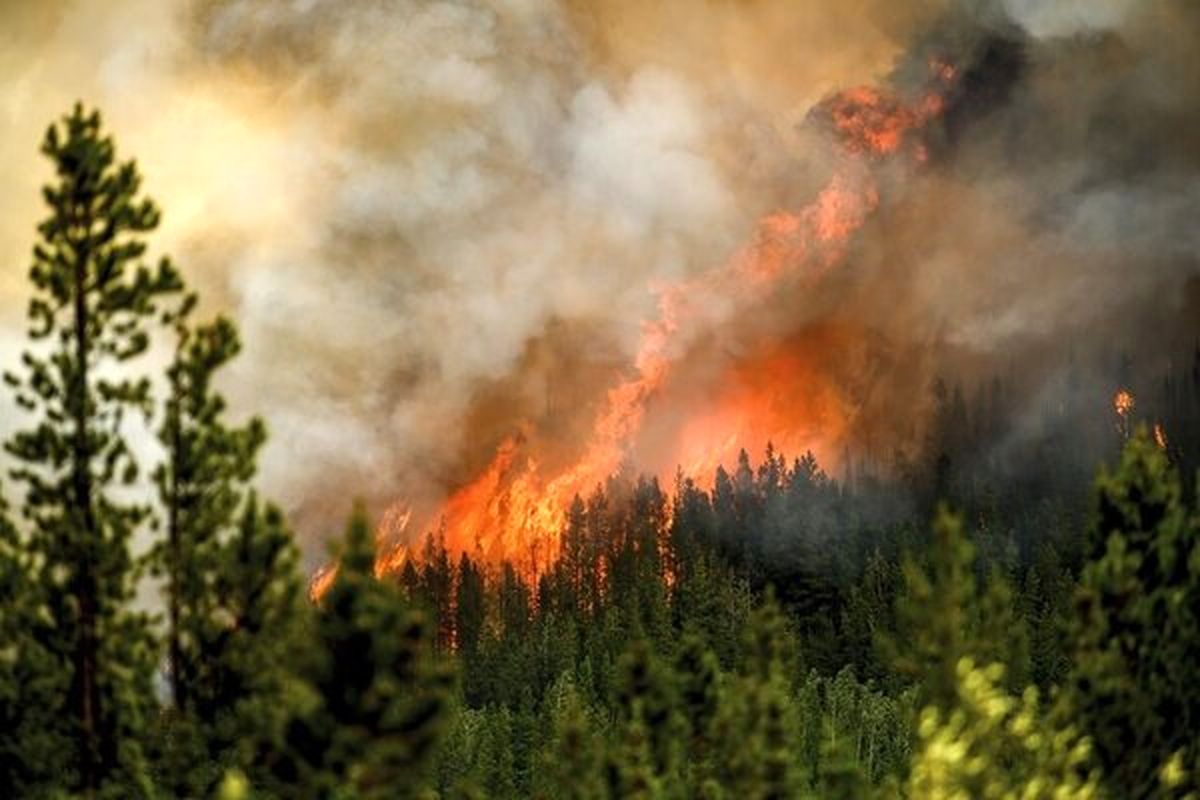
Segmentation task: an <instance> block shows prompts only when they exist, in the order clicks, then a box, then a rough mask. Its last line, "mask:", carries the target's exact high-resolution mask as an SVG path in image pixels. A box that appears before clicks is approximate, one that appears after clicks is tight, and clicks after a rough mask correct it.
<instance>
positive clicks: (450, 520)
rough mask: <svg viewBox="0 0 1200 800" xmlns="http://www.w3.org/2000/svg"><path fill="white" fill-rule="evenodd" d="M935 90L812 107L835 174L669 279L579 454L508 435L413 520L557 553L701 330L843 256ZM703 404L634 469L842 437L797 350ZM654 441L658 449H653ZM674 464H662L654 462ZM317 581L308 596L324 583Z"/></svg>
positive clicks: (497, 554) (509, 553) (535, 568)
mask: <svg viewBox="0 0 1200 800" xmlns="http://www.w3.org/2000/svg"><path fill="white" fill-rule="evenodd" d="M931 70H932V74H933V79H934V84H935V89H936V91H932V92H930V93H928V94H927V95H926V96H924V97H922V98H919V99H918V100H917V101H916V102H914V103H911V104H906V103H904V102H903V101H902V100H900V99H899V98H897V97H894V96H891V95H888V94H886V93H884V92H882V91H880V90H877V89H869V88H856V89H851V90H848V91H846V92H843V93H841V94H839V95H837V96H835V97H833V98H831V99H830V100H829V101H827V102H826V103H824V104H822V105H821V106H820V107H819V108H818V109H817V113H821V114H825V115H827V117H828V119H829V120H830V121H831V122H832V125H833V129H834V131H835V132H836V134H837V136H838V145H839V156H838V159H837V162H836V164H835V170H834V172H833V175H832V177H831V178H830V179H829V181H828V183H827V184H826V185H825V187H824V188H823V189H821V190H820V191H819V192H818V193H817V194H816V196H815V198H814V199H813V201H812V202H811V203H809V204H808V205H807V206H805V207H803V208H800V209H798V210H794V211H786V210H784V211H778V212H775V213H773V214H770V215H768V216H766V217H764V218H763V219H762V220H761V221H760V222H759V223H758V226H757V230H756V232H755V236H754V237H753V239H752V240H751V242H750V243H749V244H748V245H747V246H745V247H744V248H743V249H742V250H741V251H739V252H738V253H736V254H735V255H734V256H733V258H731V259H730V260H729V261H728V262H727V263H725V264H723V265H721V266H718V267H716V268H714V269H711V270H709V271H708V272H705V273H701V274H700V275H698V276H696V277H693V278H689V279H686V280H683V281H681V282H679V283H676V284H672V285H668V286H665V287H658V288H657V294H658V310H659V314H658V317H657V319H654V320H649V321H647V322H646V323H644V325H643V328H642V335H641V341H640V344H639V347H638V350H637V352H636V355H635V357H634V359H633V361H632V365H631V366H632V369H631V371H630V374H629V376H628V377H627V378H625V379H624V380H622V381H620V382H618V383H617V384H616V385H614V386H613V387H612V388H610V389H609V390H608V392H607V394H606V396H605V398H604V401H603V403H602V404H601V410H600V412H599V413H598V414H597V416H596V418H595V420H594V422H593V424H592V429H591V434H590V436H588V437H587V439H586V444H585V446H584V447H583V448H582V450H581V453H580V455H579V456H578V457H577V458H576V459H575V460H574V461H573V462H571V463H569V464H568V465H567V466H566V467H565V468H561V469H557V470H554V471H553V473H552V474H544V473H543V469H542V466H541V461H540V460H539V458H538V457H537V454H536V453H534V452H530V451H531V450H532V449H534V448H533V446H532V445H531V444H530V443H531V442H532V441H534V440H535V437H533V436H531V435H527V434H528V433H529V431H526V432H523V433H520V434H517V435H515V436H512V437H510V438H509V439H507V440H505V441H504V442H503V443H502V444H501V446H500V447H499V448H498V450H497V452H496V454H495V455H494V456H493V458H492V460H491V462H490V463H489V464H488V466H487V468H486V469H484V470H483V471H482V472H481V473H480V474H479V475H478V476H477V477H476V478H474V479H473V480H471V481H470V482H468V483H467V484H465V485H464V486H462V487H461V488H460V489H458V490H457V491H456V492H454V493H453V494H452V495H451V496H450V497H449V498H448V499H447V500H446V501H445V502H444V503H443V504H442V506H441V507H440V508H438V509H436V511H435V512H434V513H433V514H431V515H429V516H427V517H425V518H424V519H420V520H419V522H420V525H418V526H416V527H415V528H413V530H414V531H415V532H416V533H417V534H418V535H420V534H424V533H426V532H428V531H430V530H431V529H434V528H436V529H437V530H438V532H439V535H440V536H442V537H444V541H445V546H446V548H447V549H448V550H449V551H450V552H451V553H462V552H467V553H471V554H472V555H478V556H480V557H482V558H483V559H484V560H486V561H488V562H491V563H498V562H500V561H509V562H512V563H513V564H515V565H516V566H517V567H518V569H520V570H521V571H522V572H525V573H526V574H528V575H536V574H538V573H539V572H541V571H542V570H543V569H545V568H547V567H548V566H549V565H550V564H551V563H552V562H553V561H554V559H556V558H557V556H558V544H559V542H558V536H559V531H560V528H561V525H562V520H563V517H564V513H565V509H566V508H567V507H568V505H569V504H570V502H571V500H572V499H573V498H574V497H576V496H577V495H587V494H588V493H590V492H591V491H592V490H593V489H594V488H595V487H596V486H597V485H599V484H602V483H603V482H604V481H605V480H607V479H608V478H610V477H611V476H613V475H614V474H615V473H617V471H618V470H619V468H620V467H621V466H622V464H623V463H625V462H626V461H627V460H628V459H629V458H630V456H631V454H632V452H633V451H634V450H635V449H636V447H637V444H638V437H639V435H640V434H641V433H642V432H643V427H644V423H645V420H646V416H647V413H648V411H650V410H651V407H652V405H653V403H654V401H655V400H656V399H658V398H660V397H661V396H662V394H663V390H664V388H665V387H666V386H667V384H668V381H669V379H670V377H671V375H672V367H673V365H674V364H675V363H676V362H677V361H678V360H679V359H680V358H682V357H683V356H684V355H685V354H686V352H687V348H688V347H689V346H690V345H692V344H693V343H695V342H696V341H697V339H698V338H699V337H701V336H703V335H704V334H705V333H706V332H708V331H711V330H713V329H714V328H715V327H716V326H717V325H719V324H720V323H722V322H724V321H727V320H729V319H731V318H733V317H734V316H735V315H737V314H742V313H747V312H752V310H753V309H754V308H756V307H757V306H760V305H761V304H762V303H763V301H764V300H766V299H767V298H769V297H770V296H771V295H772V294H773V293H775V292H776V291H778V289H779V288H780V286H781V285H782V282H783V281H785V280H786V281H788V282H789V283H794V282H796V281H813V280H816V279H818V278H820V277H821V276H822V275H824V274H825V273H826V272H827V271H829V270H830V269H832V268H834V267H835V266H837V265H838V264H839V263H841V262H842V261H843V260H844V258H845V255H846V251H847V247H848V245H849V243H850V240H851V237H852V236H853V235H854V233H855V232H856V231H857V230H858V229H859V228H860V227H861V226H862V225H863V224H864V223H865V222H866V220H867V218H868V217H869V216H870V214H871V213H872V212H873V211H874V210H875V209H876V207H877V206H878V204H879V193H878V190H877V188H876V186H875V183H874V179H873V176H872V173H871V168H870V164H871V163H872V162H874V161H877V160H880V159H883V158H885V157H890V156H894V155H897V154H900V153H905V154H907V155H908V157H909V159H910V163H917V164H919V163H921V162H922V161H923V160H924V149H923V147H921V145H920V142H918V141H916V138H917V137H916V134H917V133H918V132H919V129H920V128H921V127H922V126H924V125H925V124H927V123H928V122H929V120H930V119H932V118H933V117H935V116H936V115H937V114H939V113H940V112H941V110H942V107H943V102H942V98H941V95H940V94H939V92H940V91H941V90H944V89H945V87H946V85H947V84H948V83H949V82H950V81H951V80H952V79H953V77H954V72H953V69H952V68H949V67H948V65H942V64H938V65H935V66H932V67H931ZM727 377H728V380H727V381H726V383H725V384H724V386H725V388H724V389H723V390H722V391H720V392H719V393H718V394H717V396H715V397H712V398H707V402H708V406H707V408H705V407H703V406H701V407H700V408H693V409H692V410H691V411H689V412H687V414H688V416H687V417H686V418H684V419H682V421H681V424H679V425H678V426H677V430H675V431H674V437H675V438H674V444H667V445H666V446H663V447H661V448H660V450H659V451H658V452H656V453H655V459H652V460H659V461H660V463H657V464H648V463H641V464H640V466H641V467H642V468H644V469H645V468H649V469H650V471H652V472H658V473H660V475H659V477H660V479H662V480H664V481H668V480H669V479H670V477H671V476H672V475H673V474H674V471H675V469H676V467H677V465H680V466H681V468H682V469H684V470H685V471H686V474H687V475H688V476H689V477H692V478H693V479H695V480H697V481H707V480H711V476H712V474H713V471H714V470H715V469H716V467H717V466H718V465H720V464H731V463H732V462H733V461H734V459H735V458H736V456H737V448H739V447H740V446H762V445H765V444H766V442H767V441H774V442H775V444H776V445H778V446H781V447H782V448H783V450H784V451H785V452H791V453H795V454H800V453H801V452H803V451H806V450H815V451H817V452H818V453H820V454H821V455H822V456H823V457H827V456H828V455H829V454H831V453H832V452H834V451H835V449H836V448H835V446H834V445H835V444H836V442H837V441H838V439H839V438H840V437H841V436H842V435H843V433H844V425H845V416H846V415H845V413H844V412H843V410H842V409H843V405H844V401H843V399H842V398H841V397H840V396H839V395H838V393H837V392H836V390H835V389H834V388H833V387H832V385H831V382H830V380H829V379H828V378H824V377H823V376H822V374H821V373H820V371H819V370H818V369H817V368H816V367H815V366H814V364H813V363H811V362H810V361H808V360H806V359H805V357H804V356H803V354H802V353H796V352H791V353H789V352H769V353H767V354H766V355H764V356H761V357H759V358H751V359H750V360H749V361H747V362H745V363H743V364H741V365H738V366H737V368H735V370H734V371H733V373H732V375H730V376H727ZM660 444H661V443H660ZM665 458H671V459H673V460H672V461H671V462H670V463H661V460H662V459H665ZM411 517H412V512H411V510H410V508H409V506H407V505H406V504H400V505H397V506H396V507H395V508H393V509H392V510H391V511H389V512H388V514H387V515H386V516H385V519H384V522H383V524H382V525H381V528H380V531H379V538H380V540H381V541H386V540H390V541H393V542H396V544H394V545H393V546H392V547H390V548H381V555H380V556H379V559H378V561H377V564H376V573H377V574H379V575H383V574H388V573H393V572H395V571H397V570H398V569H400V568H401V567H402V566H403V564H404V563H405V561H406V560H407V559H408V558H410V557H412V556H413V553H412V551H411V550H410V549H409V545H408V544H406V542H410V541H413V538H412V537H411V536H410V535H408V529H409V524H410V521H411ZM330 572H331V571H330V570H326V571H323V572H321V573H318V575H317V576H315V577H314V580H313V586H314V596H319V595H320V593H321V592H322V591H323V590H324V588H325V587H326V586H327V585H328V582H329V581H330V580H331V578H329V577H328V575H329V574H330Z"/></svg>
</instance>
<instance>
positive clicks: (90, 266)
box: [5, 106, 180, 796]
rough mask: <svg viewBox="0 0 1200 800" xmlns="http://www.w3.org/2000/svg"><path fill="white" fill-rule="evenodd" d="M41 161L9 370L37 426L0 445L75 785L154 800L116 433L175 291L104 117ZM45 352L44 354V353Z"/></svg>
mask: <svg viewBox="0 0 1200 800" xmlns="http://www.w3.org/2000/svg"><path fill="white" fill-rule="evenodd" d="M42 152H43V153H44V154H45V155H46V156H47V157H48V158H49V159H50V160H51V161H52V162H53V164H54V167H55V173H56V180H55V182H54V183H52V184H51V185H49V186H47V187H46V188H45V189H44V191H43V196H44V198H45V200H46V203H47V204H48V205H49V206H50V210H51V213H50V215H49V216H48V217H47V218H46V219H45V220H44V221H43V222H42V223H41V224H40V225H39V226H38V233H39V235H40V241H39V242H38V243H37V244H36V245H35V247H34V250H33V266H32V268H31V270H30V278H31V280H32V282H33V285H34V289H35V294H34V297H33V299H32V300H31V301H30V304H29V320H30V336H31V338H32V339H33V340H34V341H35V343H38V344H39V345H40V347H39V351H40V352H27V353H26V354H25V355H24V356H23V359H22V360H23V363H24V367H25V370H24V371H25V376H24V379H23V380H22V379H20V378H18V377H17V376H15V375H12V374H6V376H5V377H6V380H7V381H8V383H9V384H10V385H12V386H13V387H15V388H16V390H17V401H18V403H19V404H20V405H21V407H22V408H24V409H25V410H27V411H29V412H32V413H35V414H37V415H38V419H37V421H36V422H35V423H34V425H33V427H31V428H28V429H26V430H24V431H21V432H19V433H17V434H16V435H15V436H13V437H12V439H10V440H9V442H8V443H7V449H8V451H9V452H10V453H11V454H12V455H14V456H15V457H16V458H17V459H18V460H19V461H20V462H21V466H20V467H19V468H17V469H15V470H14V471H13V476H14V477H15V478H16V479H17V480H18V481H19V482H21V483H22V484H24V487H25V506H24V513H25V516H26V518H27V519H28V520H29V522H30V524H31V526H32V529H33V530H32V539H31V543H30V544H31V547H32V549H33V551H34V552H35V553H36V555H37V559H38V567H37V569H38V580H39V581H40V582H42V584H43V586H44V587H45V592H46V596H47V598H48V600H49V603H50V613H51V617H52V618H53V620H54V623H55V636H53V637H52V638H51V639H50V641H49V642H48V646H49V648H50V649H51V650H52V652H53V653H54V654H55V655H56V656H57V657H58V658H60V659H61V660H62V662H63V663H64V664H65V669H66V670H67V671H68V673H69V675H70V678H69V681H68V684H69V691H68V693H67V695H66V696H65V697H63V698H62V700H61V702H60V703H59V706H60V709H61V711H62V713H63V714H64V718H65V720H66V721H67V724H68V725H69V729H70V737H71V745H70V761H71V763H72V766H73V770H74V773H73V776H72V778H71V781H70V783H71V788H73V789H76V790H78V791H81V792H82V793H83V794H85V795H88V796H92V795H94V794H95V793H96V792H97V791H98V790H99V789H100V788H101V787H102V786H106V785H111V784H113V782H114V781H120V782H121V783H122V785H123V786H124V788H123V790H122V791H123V792H124V793H126V794H134V793H144V792H146V791H148V790H147V787H146V784H145V779H144V775H143V763H142V762H143V756H142V748H141V744H140V743H139V741H138V739H139V735H140V734H141V733H142V729H143V727H144V724H145V717H146V714H147V713H148V706H149V704H150V703H151V702H152V698H153V694H152V692H151V689H150V682H151V674H152V670H153V658H152V653H151V644H150V643H151V637H150V627H149V621H148V619H146V618H145V617H144V616H141V615H135V614H133V613H131V612H130V611H129V608H128V601H129V600H130V597H131V593H132V580H131V578H132V568H133V561H132V557H131V555H130V551H129V545H128V543H129V539H130V537H131V536H132V534H133V531H134V530H135V529H136V528H137V527H138V526H139V525H140V524H141V523H142V522H143V521H144V520H145V518H146V515H147V511H146V509H145V508H143V507H140V506H137V505H132V504H130V503H127V502H123V501H122V500H121V499H119V495H118V493H117V491H116V490H117V489H118V488H119V487H123V486H128V485H130V484H132V483H133V482H134V481H136V479H137V475H138V467H137V463H136V462H135V460H134V458H133V456H132V453H131V452H130V450H129V448H128V446H127V443H126V440H125V438H124V430H123V425H124V421H125V418H126V415H127V414H128V413H129V412H142V413H148V412H149V410H150V401H151V397H150V381H149V380H148V379H147V378H145V377H140V376H136V377H135V376H132V375H131V372H130V367H131V365H132V363H131V362H132V361H133V360H134V359H136V357H137V356H139V355H141V354H142V353H143V352H145V350H146V349H147V347H148V345H149V333H148V331H147V323H148V322H149V321H150V320H151V319H152V318H153V316H154V315H155V313H156V302H157V301H158V300H159V299H160V298H161V297H163V296H164V295H166V294H169V293H173V292H176V291H178V290H179V289H180V282H179V279H178V277H177V275H176V273H175V270H174V269H173V268H172V267H171V265H170V264H169V263H168V262H166V261H162V262H160V263H159V264H158V265H157V266H156V267H155V268H153V269H151V268H149V267H147V266H145V265H144V264H143V263H142V261H141V259H142V256H143V254H144V252H145V249H146V245H145V243H144V241H143V240H142V238H141V236H142V235H143V234H145V233H147V232H149V231H151V230H153V229H154V228H155V227H156V226H157V224H158V220H159V213H158V210H157V208H156V207H155V205H154V204H153V203H152V202H151V201H150V200H147V199H145V198H142V197H140V196H139V189H140V184H141V178H140V176H139V174H138V171H137V168H136V166H135V165H134V163H133V162H126V163H122V164H118V163H117V162H116V158H115V148H114V146H113V142H112V140H111V139H110V138H109V137H107V136H105V135H104V134H103V133H102V131H101V125H100V115H99V113H97V112H90V113H88V112H85V111H84V110H83V108H82V107H81V106H76V107H75V109H74V111H72V112H71V113H70V114H69V115H67V116H66V117H65V118H64V119H63V120H62V122H61V124H55V125H52V126H51V127H50V129H49V130H48V131H47V133H46V137H45V139H44V141H43V144H42ZM43 343H44V344H43Z"/></svg>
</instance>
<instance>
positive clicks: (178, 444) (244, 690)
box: [153, 294, 299, 794]
mask: <svg viewBox="0 0 1200 800" xmlns="http://www.w3.org/2000/svg"><path fill="white" fill-rule="evenodd" d="M196 302H197V298H196V296H195V295H194V294H189V295H187V296H186V297H185V298H184V299H183V301H182V302H181V303H180V305H179V307H178V309H176V310H175V311H173V312H171V313H170V314H168V315H167V319H168V321H169V322H171V323H173V325H174V329H175V335H176V342H175V351H174V356H173V359H172V362H171V364H170V366H169V367H168V369H167V385H168V395H167V399H166V403H165V413H164V419H163V422H162V426H161V428H160V430H159V438H160V441H161V442H162V445H163V449H164V451H165V452H166V458H165V461H164V463H163V464H162V465H161V466H160V467H159V468H158V469H157V470H156V472H155V476H154V477H155V482H156V484H157V487H158V494H159V499H160V502H161V504H162V507H163V510H164V513H165V517H166V535H165V538H164V540H163V541H162V542H161V544H160V545H159V546H158V547H157V548H156V550H155V552H154V554H153V562H154V564H155V567H156V568H157V569H158V570H159V572H160V573H161V574H163V575H165V577H166V586H165V591H166V601H167V610H168V616H167V636H166V640H167V657H168V665H169V669H170V688H171V701H172V713H171V715H170V717H169V720H170V724H169V726H168V731H167V734H168V735H167V736H166V737H165V742H166V748H165V753H164V763H163V765H162V769H161V775H162V779H161V780H162V781H163V782H164V783H165V784H166V785H167V786H170V787H171V788H172V789H173V790H174V792H175V793H177V794H200V793H205V792H207V791H209V790H210V788H211V786H212V784H213V782H214V781H216V780H217V779H218V778H219V777H220V776H221V775H222V769H223V767H224V766H226V765H227V764H228V763H229V762H230V761H231V760H232V761H233V762H234V763H237V764H238V765H240V766H241V767H243V768H246V767H248V766H249V765H248V763H247V759H248V758H249V756H250V755H252V747H250V746H249V745H248V746H247V747H243V748H242V749H243V750H247V752H245V753H244V754H243V757H242V758H240V759H239V758H237V757H236V755H235V751H236V750H237V749H238V747H239V739H241V740H243V741H244V742H246V743H252V742H254V741H255V740H256V738H257V737H256V733H258V734H259V735H260V736H265V735H268V734H267V733H266V732H265V731H262V730H261V729H260V727H259V726H258V724H257V723H259V722H262V721H264V720H265V719H269V718H270V715H269V714H268V715H267V716H266V717H263V716H261V715H252V716H246V714H245V708H246V706H247V704H250V705H262V706H265V708H266V710H270V709H271V708H274V707H277V706H278V703H277V702H271V701H269V700H268V701H266V702H264V698H263V697H259V696H256V695H258V694H260V693H261V692H262V691H264V690H265V691H266V692H267V694H272V693H275V694H277V693H278V690H279V683H280V682H279V680H274V679H273V678H272V676H275V675H277V674H278V673H279V671H280V666H279V664H278V663H276V664H272V662H271V661H270V660H269V654H275V655H279V647H278V642H279V640H280V638H281V637H286V635H287V634H288V632H289V631H290V629H291V623H292V621H293V619H294V617H295V614H296V613H297V598H298V596H299V576H298V573H297V572H296V563H297V557H296V553H295V549H294V545H293V544H292V542H291V538H290V534H289V533H288V532H287V530H286V528H285V527H284V526H283V524H282V519H281V518H280V517H279V514H278V512H276V511H274V510H273V509H268V510H267V511H266V512H265V513H263V512H261V511H260V509H259V508H258V505H257V502H256V501H250V500H249V499H248V498H247V488H246V484H247V482H248V481H249V480H250V479H251V478H252V477H253V475H254V472H255V461H256V456H257V453H258V450H259V449H260V447H261V446H262V444H263V442H264V441H265V439H266V433H265V428H264V426H263V424H262V422H261V421H260V420H259V419H257V418H253V419H251V420H250V421H249V422H247V423H246V424H245V425H243V426H230V425H229V424H228V423H227V422H226V421H225V410H226V403H225V399H224V398H223V397H222V396H221V395H220V394H219V393H218V392H217V391H216V390H215V389H214V387H213V381H214V378H215V376H216V373H217V371H218V370H219V369H220V368H221V367H223V366H224V365H226V364H227V363H228V362H229V361H230V360H231V359H232V358H234V357H235V356H236V355H237V353H238V351H239V349H240V343H239V341H238V336H237V330H236V329H235V328H234V326H233V324H232V323H231V322H229V321H228V320H226V319H224V318H221V317H218V318H217V319H216V320H215V321H214V322H212V323H209V324H204V325H194V324H192V323H191V321H190V317H191V314H192V311H193V310H194V308H195V305H196ZM239 513H240V517H241V518H240V521H239V520H238V519H237V517H238V515H239ZM235 528H236V530H234V529H235ZM247 562H249V563H247ZM276 595H278V597H277V596H276ZM256 654H261V656H262V657H261V658H257V659H255V657H254V656H255V655H256ZM247 659H250V661H251V662H253V663H245V662H246V661H247ZM243 724H244V726H245V727H244V729H242V730H240V731H239V730H238V728H240V727H243Z"/></svg>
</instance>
